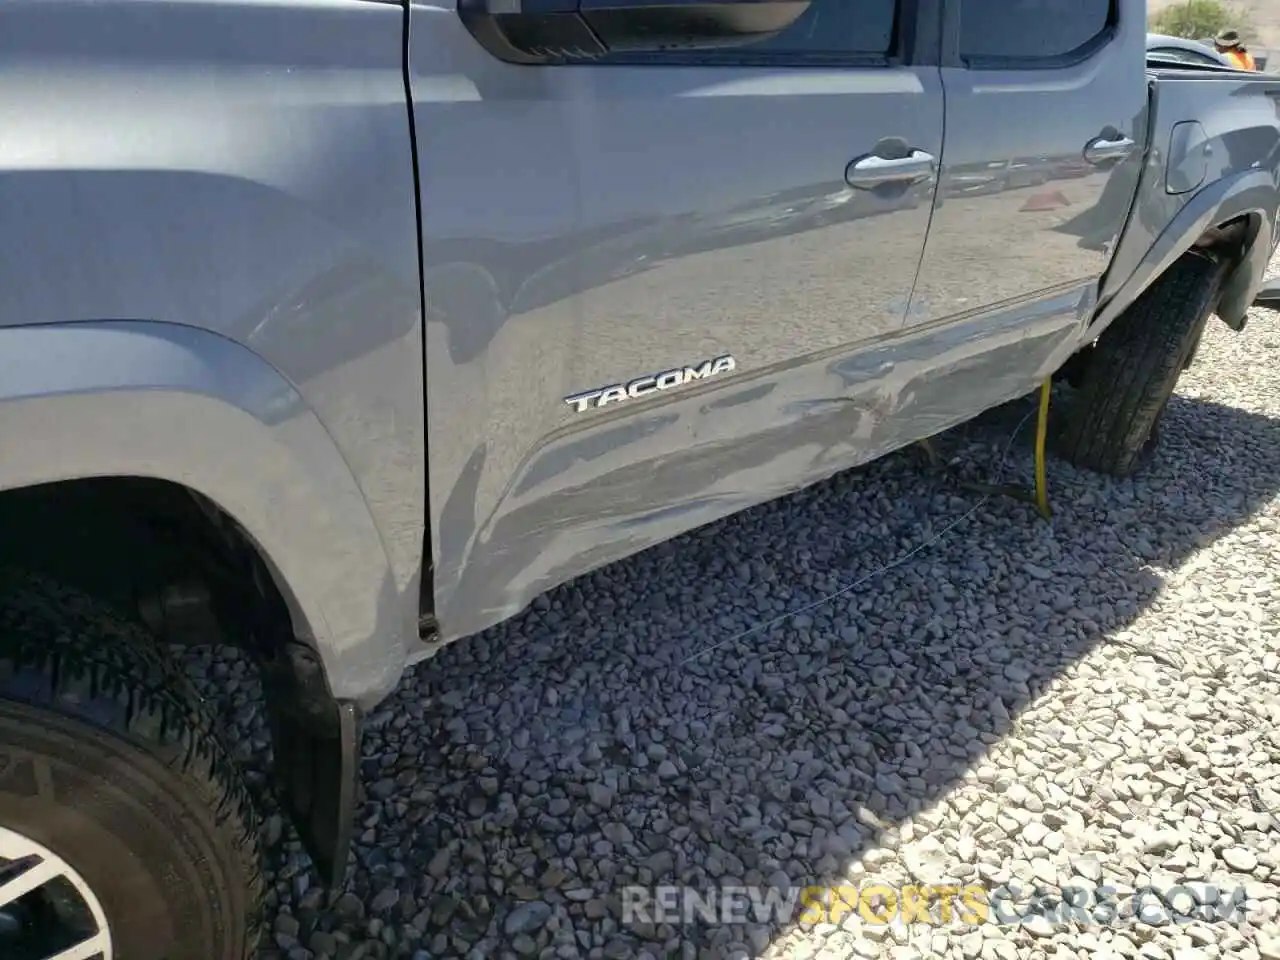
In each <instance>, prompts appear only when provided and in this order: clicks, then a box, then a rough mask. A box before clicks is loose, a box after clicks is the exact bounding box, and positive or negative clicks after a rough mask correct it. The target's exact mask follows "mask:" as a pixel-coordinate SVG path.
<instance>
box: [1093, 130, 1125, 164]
mask: <svg viewBox="0 0 1280 960" xmlns="http://www.w3.org/2000/svg"><path fill="white" fill-rule="evenodd" d="M1135 146H1136V144H1135V143H1134V142H1133V141H1132V140H1130V139H1129V138H1128V137H1126V136H1124V135H1123V134H1120V135H1118V136H1115V137H1114V139H1113V138H1111V137H1108V136H1107V135H1106V134H1103V135H1102V136H1100V137H1095V138H1094V139H1092V140H1090V141H1089V142H1088V143H1086V144H1085V146H1084V158H1085V159H1086V160H1088V161H1089V162H1090V163H1105V162H1106V161H1108V160H1123V159H1124V158H1125V157H1127V156H1129V154H1130V153H1132V152H1133V148H1134V147H1135Z"/></svg>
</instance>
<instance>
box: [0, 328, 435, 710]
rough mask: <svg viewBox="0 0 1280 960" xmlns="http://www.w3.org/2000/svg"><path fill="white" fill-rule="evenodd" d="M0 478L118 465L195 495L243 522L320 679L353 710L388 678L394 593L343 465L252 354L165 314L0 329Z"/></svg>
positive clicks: (402, 649)
mask: <svg viewBox="0 0 1280 960" xmlns="http://www.w3.org/2000/svg"><path fill="white" fill-rule="evenodd" d="M0 451H3V455H2V456H0V490H5V489H14V488H18V487H25V486H31V485H34V484H39V483H46V482H51V481H58V480H71V479H81V478H90V477H109V476H130V477H148V478H154V479H160V480H168V481H172V482H174V483H178V484H182V485H184V486H186V487H188V488H190V489H192V490H195V491H197V492H198V493H201V494H203V495H204V496H206V497H207V498H209V499H210V500H211V501H213V502H214V503H216V504H217V505H218V506H219V507H220V508H221V509H222V510H224V511H225V512H226V513H227V514H228V515H229V516H231V517H232V518H233V519H234V520H235V521H236V522H237V523H239V524H240V525H241V527H243V529H244V530H245V532H246V533H247V534H248V535H249V537H250V538H252V539H253V540H254V541H255V543H256V545H257V546H258V548H259V550H260V552H261V554H262V557H263V559H264V561H265V562H266V563H267V565H268V567H269V568H270V569H271V571H272V575H273V576H274V577H275V579H276V583H277V585H278V586H279V588H280V591H281V593H282V594H283V596H284V598H285V601H286V603H287V604H288V605H289V608H290V612H291V614H292V616H293V620H294V631H295V633H296V634H297V635H298V636H299V637H300V638H301V639H303V640H305V641H307V642H309V643H311V644H313V645H314V646H315V648H316V650H317V652H318V654H319V656H320V658H321V661H322V662H323V664H324V667H325V671H326V674H327V676H328V681H329V685H330V689H331V691H332V693H333V695H334V697H336V698H338V699H340V700H352V701H355V702H356V703H358V704H360V705H361V706H363V707H369V706H372V705H373V704H374V703H376V702H377V701H378V700H380V699H382V697H384V696H385V695H386V694H387V693H388V692H389V691H390V690H391V688H392V687H393V686H394V685H395V683H396V681H397V680H398V679H399V677H400V672H401V670H402V669H403V666H404V663H405V657H406V651H407V649H408V645H409V642H410V639H411V638H412V637H413V636H414V635H415V633H416V622H417V602H418V598H417V595H416V594H414V595H412V596H402V595H400V594H399V593H398V592H397V589H396V586H395V584H396V580H395V577H394V576H393V572H392V569H391V565H390V563H389V561H388V555H387V551H386V549H385V548H384V545H383V543H382V540H381V538H380V535H379V533H378V528H377V526H376V524H375V523H374V518H373V516H372V514H371V512H370V510H369V506H368V504H367V503H366V502H365V499H364V496H363V494H362V493H361V491H360V488H359V487H358V485H357V483H356V481H355V478H354V477H353V475H352V472H351V470H350V469H349V467H348V466H347V463H346V462H345V460H344V459H343V457H342V455H341V454H340V453H339V451H338V449H337V447H336V446H335V445H334V443H333V441H332V439H331V438H330V436H329V434H328V433H327V432H326V430H325V428H324V426H323V425H322V424H321V422H320V421H319V420H318V419H317V417H316V416H315V414H314V413H313V412H312V411H311V410H310V409H309V408H308V407H307V406H306V404H305V403H304V402H303V400H302V397H301V396H300V395H299V393H298V392H297V391H296V390H295V389H294V388H293V386H292V385H291V384H290V383H288V382H287V381H286V380H285V379H284V378H283V377H282V376H281V375H280V374H279V373H278V372H277V371H276V370H275V369H274V368H273V367H271V366H270V365H269V364H267V363H266V362H265V361H264V360H262V359H261V358H260V357H259V356H258V355H257V354H255V353H253V352H252V351H250V350H249V349H247V348H245V347H242V346H240V345H238V344H236V343H234V342H232V341H230V340H227V339H225V338H223V337H220V336H218V335H216V334H212V333H208V332H205V331H202V330H198V329H196V328H193V327H187V326H181V325H177V324H169V323H160V322H148V321H111V322H82V323H67V324H49V325H40V326H18V327H9V328H0Z"/></svg>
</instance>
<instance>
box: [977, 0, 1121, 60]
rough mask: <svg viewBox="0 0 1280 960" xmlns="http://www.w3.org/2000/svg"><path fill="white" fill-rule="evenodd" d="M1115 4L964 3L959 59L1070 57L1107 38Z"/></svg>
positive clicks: (1050, 0) (1075, 0)
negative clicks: (1106, 33) (1103, 36)
mask: <svg viewBox="0 0 1280 960" xmlns="http://www.w3.org/2000/svg"><path fill="white" fill-rule="evenodd" d="M1116 12H1117V11H1116V4H1115V0H964V2H963V3H962V4H961V6H960V55H961V57H963V58H965V59H966V60H973V59H976V60H986V59H997V60H1011V59H1012V60H1045V59H1057V58H1061V57H1065V56H1070V55H1072V54H1074V53H1076V52H1077V51H1080V50H1083V49H1085V48H1087V47H1088V46H1089V45H1090V43H1091V42H1092V41H1094V40H1096V39H1098V37H1100V36H1102V35H1103V34H1104V33H1105V32H1106V30H1107V28H1108V27H1110V26H1111V25H1112V24H1113V23H1114V22H1115V18H1116Z"/></svg>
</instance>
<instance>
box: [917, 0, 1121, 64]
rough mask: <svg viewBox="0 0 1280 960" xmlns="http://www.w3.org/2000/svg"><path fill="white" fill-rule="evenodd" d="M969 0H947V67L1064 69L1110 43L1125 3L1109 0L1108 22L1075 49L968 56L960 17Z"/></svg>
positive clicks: (943, 56) (944, 50)
mask: <svg viewBox="0 0 1280 960" xmlns="http://www.w3.org/2000/svg"><path fill="white" fill-rule="evenodd" d="M966 2H970V0H944V4H945V9H944V12H943V26H942V38H941V58H940V59H941V62H942V65H943V66H944V67H960V68H962V69H965V70H1062V69H1065V68H1067V67H1074V66H1077V65H1078V64H1081V63H1084V62H1085V61H1087V60H1090V59H1092V58H1093V57H1095V56H1097V54H1098V53H1099V52H1100V51H1102V50H1104V49H1105V48H1106V47H1108V46H1110V45H1111V43H1112V42H1113V41H1114V40H1115V39H1116V37H1117V35H1118V34H1119V32H1120V18H1121V17H1122V16H1123V15H1124V14H1123V12H1122V7H1123V4H1122V3H1121V2H1120V0H1109V3H1110V8H1109V10H1108V12H1107V25H1106V26H1105V27H1103V28H1102V30H1100V31H1099V32H1098V33H1096V34H1094V35H1093V37H1091V38H1090V39H1089V40H1086V41H1085V42H1084V43H1082V44H1081V45H1080V46H1078V47H1076V48H1075V49H1074V50H1068V51H1066V52H1065V53H1060V54H1055V55H1054V56H1051V57H1020V56H1000V57H992V56H979V57H975V56H965V55H964V54H962V53H961V52H960V17H961V11H962V9H963V7H964V5H965V3H966Z"/></svg>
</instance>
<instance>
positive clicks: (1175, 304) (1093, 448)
mask: <svg viewBox="0 0 1280 960" xmlns="http://www.w3.org/2000/svg"><path fill="white" fill-rule="evenodd" d="M1224 270H1225V266H1224V265H1223V264H1220V263H1218V262H1216V261H1213V260H1210V259H1209V258H1208V257H1204V256H1200V255H1198V254H1188V255H1186V256H1184V257H1183V258H1182V259H1180V260H1178V261H1177V262H1175V263H1174V264H1173V265H1172V266H1171V267H1170V268H1169V269H1168V270H1167V271H1166V272H1165V273H1164V275H1163V276H1161V277H1160V278H1159V279H1157V280H1156V281H1155V282H1154V283H1152V284H1151V286H1150V287H1148V288H1147V290H1146V291H1145V292H1144V293H1143V294H1142V296H1141V297H1139V298H1138V299H1137V300H1136V301H1134V303H1133V304H1132V305H1130V306H1129V308H1128V309H1127V310H1125V311H1124V313H1122V314H1121V315H1120V316H1119V317H1117V318H1116V319H1115V321H1114V322H1113V323H1112V324H1111V325H1110V326H1109V327H1107V329H1106V330H1104V331H1103V332H1102V335H1101V336H1100V337H1099V338H1098V340H1097V343H1095V344H1094V346H1093V347H1091V348H1090V349H1089V350H1088V362H1087V364H1084V365H1083V367H1082V369H1080V370H1078V371H1073V373H1075V375H1076V376H1077V378H1078V389H1077V390H1076V391H1075V393H1074V396H1073V397H1072V404H1071V409H1070V411H1069V412H1068V414H1067V419H1066V422H1065V424H1064V427H1063V429H1062V432H1061V434H1060V435H1059V437H1058V444H1057V445H1058V449H1059V451H1060V452H1061V454H1062V455H1063V456H1064V457H1065V458H1066V459H1067V460H1069V461H1070V462H1072V463H1074V464H1075V465H1077V466H1081V467H1087V468H1088V469H1091V470H1097V471H1099V472H1101V473H1107V474H1111V475H1112V476H1117V477H1124V476H1128V475H1129V474H1131V473H1133V471H1134V470H1136V469H1137V468H1138V467H1139V466H1141V464H1142V463H1143V462H1144V460H1145V459H1146V458H1147V456H1148V455H1149V454H1150V453H1151V452H1152V451H1153V450H1154V449H1155V446H1156V444H1157V442H1158V425H1159V422H1160V419H1161V417H1162V416H1163V415H1164V410H1165V407H1166V406H1167V405H1168V403H1169V398H1170V397H1171V396H1172V395H1173V390H1174V387H1175V386H1177V383H1178V377H1179V375H1180V374H1181V373H1182V371H1183V370H1184V369H1185V368H1186V367H1187V366H1188V365H1189V364H1190V361H1191V357H1192V355H1193V353H1194V351H1195V349H1196V347H1197V346H1198V344H1199V342H1200V337H1201V334H1202V333H1203V331H1204V327H1205V323H1206V321H1207V320H1208V319H1209V315H1210V314H1211V313H1212V312H1213V308H1214V306H1215V305H1216V303H1217V297H1218V292H1219V289H1220V284H1221V280H1222V276H1223V272H1224Z"/></svg>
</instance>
